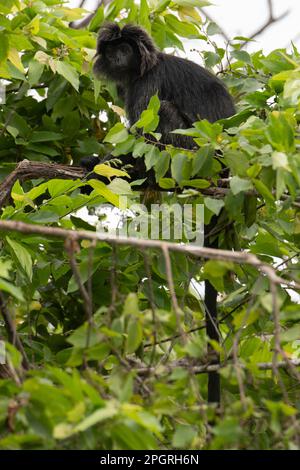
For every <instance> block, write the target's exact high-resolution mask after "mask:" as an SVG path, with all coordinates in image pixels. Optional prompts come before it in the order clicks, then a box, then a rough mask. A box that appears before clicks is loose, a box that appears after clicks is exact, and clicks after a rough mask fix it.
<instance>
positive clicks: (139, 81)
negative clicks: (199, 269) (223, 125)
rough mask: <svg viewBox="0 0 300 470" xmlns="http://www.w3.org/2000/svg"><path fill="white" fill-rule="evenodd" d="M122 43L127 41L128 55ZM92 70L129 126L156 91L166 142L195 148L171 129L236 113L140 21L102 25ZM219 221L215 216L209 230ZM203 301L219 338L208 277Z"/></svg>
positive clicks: (213, 380)
mask: <svg viewBox="0 0 300 470" xmlns="http://www.w3.org/2000/svg"><path fill="white" fill-rule="evenodd" d="M122 44H126V46H125V50H126V53H124V54H123V53H122V50H121V48H122V46H121V45H122ZM128 45H129V46H130V47H128ZM114 51H115V52H114ZM94 72H95V74H96V75H98V76H103V77H106V78H108V79H111V80H113V81H114V82H116V84H117V86H118V93H119V95H120V97H121V98H122V99H123V100H124V103H125V109H126V113H127V117H128V119H129V122H130V125H132V124H134V123H135V122H136V121H137V120H138V119H139V117H140V115H141V112H142V111H143V110H144V109H146V108H147V106H148V103H149V100H150V98H151V96H153V95H154V94H155V93H158V97H159V99H160V101H161V107H160V123H159V127H158V129H157V131H158V132H160V133H161V134H162V139H161V142H162V143H164V144H172V145H174V146H177V147H183V148H186V149H191V148H193V147H194V146H195V144H194V141H193V139H192V138H191V137H187V136H181V135H176V134H171V133H170V132H171V131H172V130H174V129H178V128H189V127H191V126H192V124H193V122H195V121H199V120H200V119H207V120H208V121H210V122H214V121H217V120H218V119H222V118H226V117H229V116H232V115H233V114H234V112H235V111H234V105H233V101H232V98H231V96H230V95H229V93H228V91H227V89H226V88H225V86H224V85H223V83H222V82H221V81H220V80H218V79H217V78H216V77H215V76H214V75H213V74H211V73H210V72H209V71H208V70H206V69H204V68H203V67H201V66H200V65H197V64H195V63H193V62H191V61H189V60H187V59H181V58H179V57H175V56H172V55H169V54H164V53H163V52H160V51H159V50H158V49H157V48H156V47H155V45H154V43H153V41H152V39H151V38H150V36H149V35H148V34H147V33H146V32H145V31H144V30H143V29H141V28H140V27H139V26H134V25H130V24H129V25H126V26H124V27H123V28H122V29H121V28H120V27H119V25H117V24H115V23H110V24H106V25H104V26H103V27H102V28H101V29H100V31H99V36H98V42H97V53H96V57H95V64H94ZM107 159H109V157H108V158H107ZM107 159H106V160H107ZM137 160H141V159H137ZM132 161H134V159H132ZM124 162H126V163H128V162H130V155H126V156H125V159H124ZM97 163H98V159H97V158H96V159H95V157H92V159H91V160H87V159H86V160H85V162H84V166H85V167H86V168H88V170H89V171H92V169H93V167H94V165H95V164H97ZM137 172H138V178H142V177H143V176H144V175H145V169H144V170H141V169H140V168H139V169H138V171H137ZM149 181H150V180H149V179H148V183H149ZM216 222H217V219H216V218H213V220H212V222H211V224H210V226H209V227H208V228H206V234H208V233H209V230H210V229H211V228H212V226H213V225H215V224H216ZM205 244H206V246H213V247H217V246H218V240H216V239H215V240H214V241H210V240H209V237H208V239H207V240H206V242H205ZM205 306H206V324H207V335H208V337H209V338H210V339H213V340H216V341H218V340H219V336H218V331H217V330H216V326H215V325H217V292H216V290H215V289H214V287H213V286H212V285H211V284H210V283H209V282H208V281H206V282H205ZM208 352H209V354H212V353H213V349H212V348H211V347H209V348H208ZM218 360H219V359H218V356H217V355H215V356H214V358H212V361H214V362H218ZM208 401H209V402H219V401H220V379H219V375H218V373H216V372H212V373H210V374H209V379H208Z"/></svg>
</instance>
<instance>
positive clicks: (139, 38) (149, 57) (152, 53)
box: [122, 24, 158, 76]
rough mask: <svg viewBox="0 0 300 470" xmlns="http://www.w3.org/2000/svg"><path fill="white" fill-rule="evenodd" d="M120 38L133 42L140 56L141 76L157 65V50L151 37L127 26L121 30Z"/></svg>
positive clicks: (136, 27)
mask: <svg viewBox="0 0 300 470" xmlns="http://www.w3.org/2000/svg"><path fill="white" fill-rule="evenodd" d="M122 37H123V38H124V39H127V40H129V41H133V42H134V43H135V44H136V45H137V47H138V50H139V52H140V55H141V76H143V75H144V74H145V73H146V72H148V70H150V69H151V68H152V67H153V66H154V65H155V64H156V63H157V52H158V51H157V49H156V47H155V45H154V43H153V41H152V39H151V37H150V36H149V35H148V33H146V31H144V30H143V29H142V28H140V27H139V26H135V25H132V24H127V25H125V26H124V28H123V29H122Z"/></svg>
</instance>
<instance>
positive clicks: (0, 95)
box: [0, 80, 6, 105]
mask: <svg viewBox="0 0 300 470" xmlns="http://www.w3.org/2000/svg"><path fill="white" fill-rule="evenodd" d="M5 103H6V85H5V84H4V83H3V82H2V81H1V80H0V105H1V104H5Z"/></svg>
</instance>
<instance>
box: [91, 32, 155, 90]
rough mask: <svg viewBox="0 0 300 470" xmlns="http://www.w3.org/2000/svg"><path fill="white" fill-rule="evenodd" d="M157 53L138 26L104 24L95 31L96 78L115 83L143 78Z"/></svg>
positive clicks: (147, 36)
mask: <svg viewBox="0 0 300 470" xmlns="http://www.w3.org/2000/svg"><path fill="white" fill-rule="evenodd" d="M157 54H158V51H157V49H156V47H155V45H154V44H153V41H152V39H151V38H150V36H149V35H148V34H147V33H146V31H144V30H143V29H142V28H140V27H139V26H135V25H131V24H128V25H125V26H124V27H123V28H122V29H121V28H120V27H119V25H118V24H116V23H106V24H105V25H104V26H102V28H101V29H100V31H99V34H98V41H97V52H96V56H95V63H94V68H93V70H94V73H95V75H96V76H104V77H107V78H110V79H112V80H115V81H117V82H120V81H123V80H124V79H128V78H135V77H138V76H143V75H144V74H145V73H146V72H147V71H148V70H150V69H151V68H152V67H153V66H154V65H155V64H156V62H157Z"/></svg>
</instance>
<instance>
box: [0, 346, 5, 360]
mask: <svg viewBox="0 0 300 470" xmlns="http://www.w3.org/2000/svg"><path fill="white" fill-rule="evenodd" d="M0 364H6V353H5V342H4V341H0Z"/></svg>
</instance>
